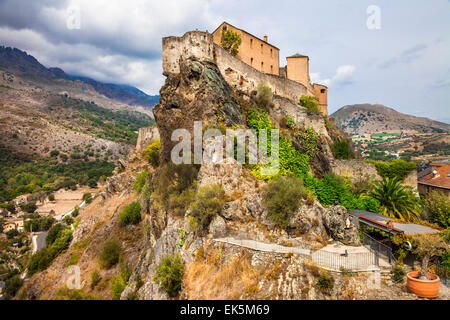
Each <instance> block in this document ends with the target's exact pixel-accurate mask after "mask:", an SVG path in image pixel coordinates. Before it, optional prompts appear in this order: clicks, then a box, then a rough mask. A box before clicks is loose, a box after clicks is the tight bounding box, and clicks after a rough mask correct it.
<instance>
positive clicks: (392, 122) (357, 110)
mask: <svg viewBox="0 0 450 320" xmlns="http://www.w3.org/2000/svg"><path fill="white" fill-rule="evenodd" d="M330 117H332V118H334V119H335V121H336V124H337V125H338V126H339V127H340V128H341V129H342V130H344V131H345V132H347V133H348V134H350V135H355V134H358V135H361V134H371V133H382V132H398V133H401V132H403V133H405V134H414V133H447V132H450V125H449V124H446V123H443V122H438V121H434V120H431V119H428V118H421V117H415V116H411V115H407V114H404V113H400V112H397V111H395V110H394V109H392V108H389V107H386V106H383V105H381V104H355V105H347V106H344V107H342V108H341V109H339V110H338V111H336V112H335V113H333V114H332V115H331V116H330Z"/></svg>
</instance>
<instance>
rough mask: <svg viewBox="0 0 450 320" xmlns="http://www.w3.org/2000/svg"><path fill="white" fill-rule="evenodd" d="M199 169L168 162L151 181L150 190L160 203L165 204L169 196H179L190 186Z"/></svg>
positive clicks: (191, 165)
mask: <svg viewBox="0 0 450 320" xmlns="http://www.w3.org/2000/svg"><path fill="white" fill-rule="evenodd" d="M199 168H200V166H198V165H193V164H174V163H173V162H169V163H168V164H167V165H166V166H164V167H163V168H162V169H161V170H160V171H159V173H158V174H157V176H156V177H155V178H154V179H153V180H152V188H153V189H154V191H155V193H156V194H157V195H158V196H159V198H160V200H161V202H162V203H167V202H168V200H169V197H170V196H171V195H174V194H175V195H179V194H181V193H182V192H183V191H184V190H186V189H188V188H189V187H191V186H192V184H193V183H194V181H195V179H196V178H197V175H198V171H199Z"/></svg>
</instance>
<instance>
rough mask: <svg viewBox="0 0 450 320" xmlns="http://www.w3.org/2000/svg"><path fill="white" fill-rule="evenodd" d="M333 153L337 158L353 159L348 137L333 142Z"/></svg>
mask: <svg viewBox="0 0 450 320" xmlns="http://www.w3.org/2000/svg"><path fill="white" fill-rule="evenodd" d="M333 155H334V157H335V158H336V159H351V158H353V155H352V151H351V150H350V144H349V143H348V141H347V139H340V140H337V141H336V142H335V143H334V144H333Z"/></svg>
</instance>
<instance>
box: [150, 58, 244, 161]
mask: <svg viewBox="0 0 450 320" xmlns="http://www.w3.org/2000/svg"><path fill="white" fill-rule="evenodd" d="M160 96H161V98H160V101H161V102H160V104H159V105H157V106H155V107H154V108H153V113H154V115H155V119H156V123H157V125H158V129H159V133H160V136H161V160H162V162H167V161H168V160H169V159H170V151H171V150H172V148H173V146H175V145H176V144H177V143H178V141H177V142H173V141H171V135H172V132H173V131H174V130H176V129H186V130H188V131H189V132H190V134H191V138H192V141H193V127H194V121H202V122H203V126H206V125H217V124H219V123H223V124H225V125H227V126H231V125H232V124H237V125H238V124H244V121H243V118H242V110H241V107H240V105H239V103H238V100H237V99H236V97H235V96H234V93H233V90H232V88H231V87H230V86H229V85H228V83H227V82H226V81H225V80H224V78H223V77H222V74H221V73H220V71H219V69H218V68H217V65H216V64H215V63H214V62H212V61H209V60H203V61H199V60H197V59H196V58H193V57H191V58H187V59H184V58H181V59H180V73H179V74H168V76H167V79H166V82H165V83H164V85H163V87H162V88H161V90H160Z"/></svg>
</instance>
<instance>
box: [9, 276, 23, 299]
mask: <svg viewBox="0 0 450 320" xmlns="http://www.w3.org/2000/svg"><path fill="white" fill-rule="evenodd" d="M22 285H23V280H22V279H21V278H20V276H18V275H17V276H14V277H12V278H10V279H8V280H6V281H5V298H6V299H7V300H9V299H11V298H13V297H14V296H15V295H16V294H17V292H18V291H19V289H20V288H21V287H22Z"/></svg>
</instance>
